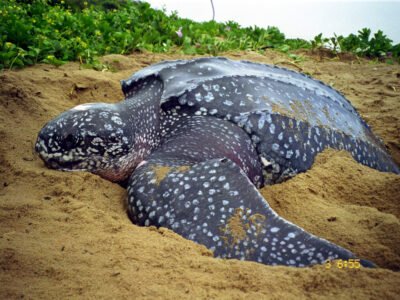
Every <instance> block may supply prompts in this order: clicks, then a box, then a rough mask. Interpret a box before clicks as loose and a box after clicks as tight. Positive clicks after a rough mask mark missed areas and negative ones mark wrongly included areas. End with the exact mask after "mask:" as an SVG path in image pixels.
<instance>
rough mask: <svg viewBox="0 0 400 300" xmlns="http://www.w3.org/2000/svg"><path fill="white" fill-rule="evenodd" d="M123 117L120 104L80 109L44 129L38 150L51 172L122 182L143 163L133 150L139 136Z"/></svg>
mask: <svg viewBox="0 0 400 300" xmlns="http://www.w3.org/2000/svg"><path fill="white" fill-rule="evenodd" d="M123 114H124V112H123V110H120V109H119V107H118V105H117V104H106V103H88V104H83V105H78V106H76V107H74V108H72V109H70V110H68V111H66V112H64V113H62V114H60V115H59V116H58V117H56V118H55V119H53V120H52V121H50V122H48V123H47V124H46V125H45V126H44V127H43V128H42V129H41V131H40V133H39V135H38V138H37V141H36V146H35V150H36V152H37V153H38V154H39V156H40V157H41V158H42V160H43V161H44V162H45V164H46V165H47V166H48V167H50V168H53V169H58V170H63V171H89V172H92V173H95V174H98V175H100V176H101V177H103V178H106V179H108V180H111V181H122V180H124V179H126V178H127V177H128V176H129V175H130V173H131V172H132V170H133V169H134V168H135V167H136V165H137V164H138V163H139V162H140V161H141V160H142V158H140V157H139V156H140V155H139V154H140V153H136V152H135V150H134V149H133V148H134V141H135V132H134V130H133V129H132V127H131V126H130V125H129V124H127V123H130V122H125V121H126V120H127V118H126V116H125V115H123ZM124 120H125V121H124Z"/></svg>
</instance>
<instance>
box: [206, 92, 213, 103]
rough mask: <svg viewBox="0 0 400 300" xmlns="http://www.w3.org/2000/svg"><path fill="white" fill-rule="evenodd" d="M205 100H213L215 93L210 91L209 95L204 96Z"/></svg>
mask: <svg viewBox="0 0 400 300" xmlns="http://www.w3.org/2000/svg"><path fill="white" fill-rule="evenodd" d="M204 100H205V101H206V102H211V101H213V100H214V95H213V94H212V93H211V92H208V93H207V95H205V96H204Z"/></svg>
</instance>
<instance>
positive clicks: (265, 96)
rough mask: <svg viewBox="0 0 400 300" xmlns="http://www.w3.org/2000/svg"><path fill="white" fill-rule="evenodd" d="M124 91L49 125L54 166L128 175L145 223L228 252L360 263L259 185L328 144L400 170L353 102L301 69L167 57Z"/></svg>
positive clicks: (292, 170)
mask: <svg viewBox="0 0 400 300" xmlns="http://www.w3.org/2000/svg"><path fill="white" fill-rule="evenodd" d="M122 89H123V91H124V93H125V96H126V99H125V100H124V101H122V102H119V103H117V104H104V103H103V104H86V105H81V106H78V107H75V108H73V109H71V110H69V111H67V112H65V113H63V114H61V115H60V116H59V117H57V118H56V119H54V120H52V121H50V122H49V123H48V124H46V125H45V126H44V128H43V129H42V130H41V132H40V133H39V136H38V140H37V143H36V151H37V152H38V153H39V155H40V156H41V158H42V159H43V160H44V161H45V163H46V165H47V166H49V167H51V168H55V169H61V170H86V171H90V172H92V173H95V174H98V175H100V176H102V177H104V178H106V179H108V180H112V181H117V182H121V181H124V180H128V185H127V189H128V207H129V216H130V218H131V219H132V221H133V222H134V223H136V224H139V225H144V226H151V225H154V226H157V227H158V226H163V227H167V228H170V229H172V230H173V231H175V232H177V233H178V234H181V235H182V236H184V237H185V238H188V239H190V240H193V241H195V242H197V243H200V244H203V245H205V246H207V247H208V248H210V249H211V250H213V251H214V254H215V255H216V256H218V257H226V258H238V259H243V260H252V261H257V262H261V263H265V264H270V265H288V266H297V267H303V266H309V265H313V264H319V263H323V262H324V261H326V260H328V259H336V258H341V259H349V258H356V255H354V254H353V253H351V252H350V251H348V250H346V249H343V248H341V247H339V246H337V245H334V244H332V243H330V242H328V241H326V240H323V239H321V238H318V237H315V236H313V235H311V234H310V233H307V232H306V231H304V230H303V229H301V228H299V227H297V226H296V225H294V224H291V223H290V222H288V221H286V220H284V219H283V218H281V217H279V216H278V215H277V214H276V213H275V212H274V211H273V210H272V209H271V208H270V207H269V205H268V203H267V202H266V200H265V199H264V198H263V197H262V196H261V195H260V193H259V192H258V190H257V187H261V186H263V185H264V184H273V183H276V182H280V181H282V180H285V179H287V178H290V177H292V176H294V175H296V174H297V173H299V172H304V171H306V170H307V169H309V168H310V167H311V165H312V163H313V162H314V158H315V156H316V155H317V154H318V153H319V152H321V151H322V150H324V149H325V148H326V147H330V148H335V149H344V150H347V151H348V152H350V153H351V154H352V156H353V157H354V158H355V159H356V160H357V161H358V162H360V163H362V164H365V165H367V166H370V167H372V168H376V169H378V170H381V171H390V172H395V173H399V168H398V167H397V166H396V165H395V163H394V162H393V161H392V159H391V157H390V156H389V154H388V153H387V152H386V149H385V147H384V146H383V144H382V142H381V141H380V140H379V139H378V138H377V137H376V136H374V134H373V133H372V132H371V130H370V128H369V127H368V125H367V124H366V123H365V122H364V121H363V120H362V119H361V117H360V116H359V114H358V113H357V112H356V110H355V109H354V107H353V106H352V105H351V104H350V103H349V101H348V100H346V99H345V98H344V97H343V95H341V94H340V93H338V92H337V91H335V90H333V89H332V88H331V87H329V86H326V85H324V84H323V83H321V82H319V81H316V80H314V79H312V78H310V77H307V76H306V75H303V74H300V73H297V72H293V71H289V70H286V69H281V68H277V67H274V66H268V65H262V64H255V63H251V62H244V61H241V62H237V61H231V60H228V59H225V58H200V59H194V60H190V61H168V62H161V63H159V64H156V65H152V66H150V67H147V68H145V69H143V70H141V71H139V72H137V73H135V74H133V75H132V76H131V78H129V79H128V80H125V81H123V82H122ZM361 263H362V264H363V265H364V266H373V264H372V263H370V262H368V261H366V260H361Z"/></svg>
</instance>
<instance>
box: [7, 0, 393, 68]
mask: <svg viewBox="0 0 400 300" xmlns="http://www.w3.org/2000/svg"><path fill="white" fill-rule="evenodd" d="M266 48H273V49H276V50H278V51H282V52H285V53H288V55H289V57H291V58H293V59H297V58H298V56H297V55H295V54H291V51H293V50H296V49H304V48H305V49H319V48H329V49H331V50H332V51H333V52H335V53H338V52H343V51H349V52H352V53H355V54H357V55H359V56H366V57H370V58H379V59H390V60H391V61H394V60H396V61H398V60H399V57H400V44H398V45H392V41H391V40H390V39H388V38H387V37H386V36H385V35H384V34H383V33H382V32H381V31H378V32H377V33H375V34H374V35H373V36H372V38H371V31H370V30H369V29H363V30H361V31H359V32H358V34H357V35H354V34H351V35H349V36H348V37H343V36H335V37H333V38H330V39H327V38H323V37H322V35H318V36H317V37H315V39H314V40H313V41H310V42H308V41H305V40H302V39H286V38H285V36H284V34H283V33H282V32H280V31H279V29H278V28H276V27H268V28H267V29H263V28H259V27H257V26H255V27H246V28H243V27H241V26H240V25H239V24H238V23H235V22H227V23H217V22H214V21H210V22H203V23H198V22H193V21H191V20H188V19H182V18H179V17H178V16H177V14H176V13H173V14H172V15H170V16H168V15H167V14H166V13H165V12H164V11H161V10H155V9H152V8H151V7H150V5H149V4H148V3H145V2H131V1H126V0H108V1H107V0H92V1H87V2H83V1H77V0H69V1H56V0H31V1H17V0H3V1H1V2H0V69H3V68H13V67H22V66H26V65H33V64H35V63H38V62H45V63H51V64H55V65H60V64H62V63H64V62H66V61H71V60H72V61H73V60H78V61H80V62H81V63H83V64H88V65H90V66H91V67H97V66H98V62H97V60H96V57H98V56H100V55H105V54H110V53H119V54H127V53H131V52H133V51H151V52H182V53H185V54H210V55H217V54H219V53H221V52H224V51H228V50H253V51H263V50H265V49H266Z"/></svg>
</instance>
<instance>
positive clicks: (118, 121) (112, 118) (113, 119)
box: [111, 116, 123, 125]
mask: <svg viewBox="0 0 400 300" xmlns="http://www.w3.org/2000/svg"><path fill="white" fill-rule="evenodd" d="M111 121H113V122H114V123H115V124H117V125H122V124H123V123H122V120H121V118H120V117H117V116H112V117H111Z"/></svg>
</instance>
